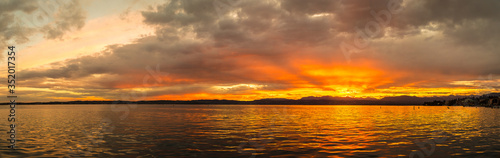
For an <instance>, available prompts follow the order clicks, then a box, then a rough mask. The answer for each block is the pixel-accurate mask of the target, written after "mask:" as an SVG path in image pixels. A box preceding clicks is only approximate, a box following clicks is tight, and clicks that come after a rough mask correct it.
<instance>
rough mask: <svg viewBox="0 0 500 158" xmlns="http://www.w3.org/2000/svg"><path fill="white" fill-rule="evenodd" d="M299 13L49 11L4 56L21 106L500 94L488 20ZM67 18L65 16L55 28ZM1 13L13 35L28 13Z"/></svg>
mask: <svg viewBox="0 0 500 158" xmlns="http://www.w3.org/2000/svg"><path fill="white" fill-rule="evenodd" d="M23 3H24V2H23ZM25 3H26V6H32V7H33V8H32V9H34V10H37V9H42V8H39V7H40V6H39V5H38V4H36V3H33V4H30V2H25ZM100 3H103V4H102V5H101V4H100ZM301 3H306V2H300V1H273V2H264V1H242V2H241V3H238V5H235V6H231V5H230V6H231V7H230V8H225V9H222V10H220V8H217V5H214V4H213V2H212V1H166V2H163V1H157V2H156V1H142V0H139V1H123V3H122V2H118V1H116V2H100V1H91V2H90V1H88V2H81V3H71V4H54V6H56V7H59V8H58V9H56V10H54V11H53V13H51V14H49V15H47V16H48V18H47V19H49V20H47V21H42V22H40V23H36V24H35V25H37V26H33V24H26V23H25V24H22V25H19V26H13V25H12V26H11V25H9V26H5V27H10V28H11V29H14V28H15V27H19V29H23V30H26V31H25V32H17V33H12V32H6V31H5V30H2V31H4V32H2V33H3V34H4V35H7V34H8V35H9V36H4V37H3V38H4V39H3V40H2V41H3V43H2V44H1V45H2V48H4V49H6V48H7V47H6V46H7V45H15V46H16V49H17V51H18V52H19V55H18V58H19V60H18V61H17V62H19V65H18V71H19V78H18V81H19V83H18V86H19V88H18V92H17V93H18V94H19V95H20V96H23V99H22V100H23V101H71V100H198V99H228V100H256V99H266V98H287V99H301V98H303V97H308V96H315V97H320V96H332V97H352V98H367V97H368V98H377V99H381V98H384V97H388V96H417V97H433V96H450V95H462V96H468V95H481V94H486V93H495V92H500V90H499V85H500V76H499V75H498V73H499V72H500V71H499V70H500V69H499V68H500V67H499V66H498V59H500V56H499V54H498V51H497V50H498V46H497V45H496V44H491V43H492V41H495V40H498V39H499V37H500V36H495V35H492V36H488V35H487V34H489V33H488V31H495V30H498V29H497V27H490V26H491V25H497V24H498V23H499V22H498V19H497V18H491V19H490V16H486V17H481V16H479V15H478V16H464V17H459V15H457V17H447V15H455V14H445V13H442V14H443V15H442V16H437V15H436V16H433V17H441V18H442V19H433V18H431V17H424V15H421V14H419V12H416V11H417V10H425V8H422V7H426V6H427V5H432V4H430V3H431V2H421V1H411V0H410V1H404V3H401V4H400V5H401V6H400V7H401V8H400V10H398V12H396V11H393V10H391V8H388V7H387V5H386V4H387V3H388V2H386V1H384V3H381V5H373V4H371V3H366V2H364V1H332V2H331V3H328V4H327V5H319V3H311V4H308V5H305V4H301ZM423 3H429V4H427V5H424V4H423ZM403 4H404V5H403ZM70 5H71V6H70ZM103 5H106V6H109V7H110V8H103V7H102V6H103ZM316 5H318V6H316ZM71 8H73V10H74V14H72V15H68V16H63V13H66V11H67V9H71ZM75 8H79V9H75ZM352 8H356V9H352ZM431 9H432V8H431ZM464 10H465V9H464ZM370 11H375V13H379V14H375V13H371V12H370ZM383 11H386V13H390V17H389V18H388V17H383V15H382V14H381V13H382V12H383ZM6 12H7V11H6ZM9 13H13V14H2V16H12V17H14V16H15V17H16V18H14V19H18V20H19V21H16V20H13V21H11V22H13V23H14V22H18V23H21V20H22V19H25V18H30V17H32V16H36V15H33V14H36V13H37V12H29V11H26V10H23V8H18V9H17V10H13V11H11V12H9ZM14 13H15V14H14ZM429 14H430V13H429ZM435 14H441V12H435ZM416 15H420V16H422V17H419V16H416ZM378 16H381V17H378ZM69 19H71V20H69ZM381 19H382V21H380V20H381ZM60 20H65V22H66V23H62V22H59V21H60ZM447 20H448V21H447ZM450 23H453V24H450ZM450 26H456V27H450ZM489 29H490V30H489ZM478 31H483V32H482V34H483V35H484V36H480V35H477V34H481V33H477V32H478ZM478 41H480V42H478ZM493 43H495V42H493ZM346 50H347V52H346ZM351 50H352V52H351ZM4 58H5V57H4ZM2 61H5V60H2ZM1 71H6V68H5V67H2V70H1ZM2 84H3V86H4V87H5V86H6V83H2ZM2 93H3V94H4V95H6V94H7V92H2Z"/></svg>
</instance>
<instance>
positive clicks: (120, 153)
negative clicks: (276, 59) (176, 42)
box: [0, 105, 500, 157]
mask: <svg viewBox="0 0 500 158" xmlns="http://www.w3.org/2000/svg"><path fill="white" fill-rule="evenodd" d="M109 106H110V105H31V106H28V105H25V106H19V108H18V112H17V113H18V114H17V115H18V116H19V120H20V121H19V122H18V123H17V124H19V128H18V131H19V133H18V134H17V135H18V137H19V138H18V139H19V140H18V146H19V149H18V150H16V151H15V152H12V151H10V150H7V148H5V149H0V150H1V155H0V156H2V157H27V156H31V157H38V156H53V157H62V156H67V155H68V153H69V151H70V150H71V151H74V150H78V149H85V150H86V151H88V152H87V155H77V156H90V157H112V156H114V157H153V156H156V157H250V156H252V155H255V156H257V157H259V156H260V157H288V156H294V157H397V156H404V157H408V156H409V154H410V153H411V152H412V151H413V152H416V151H422V149H421V148H420V147H419V146H417V145H416V144H415V142H416V141H420V142H421V141H427V140H438V139H441V140H444V141H442V142H437V143H435V145H436V148H435V151H433V152H432V153H430V156H429V157H450V156H454V157H461V156H462V157H474V156H484V155H486V156H487V157H492V156H493V157H495V156H498V155H499V153H500V151H499V150H500V137H499V134H500V132H499V131H500V122H499V121H498V118H499V114H500V109H488V108H471V107H450V108H449V109H448V107H425V106H420V107H418V106H417V107H415V108H414V107H413V106H312V105H268V106H266V105H210V106H206V105H175V106H166V105H138V108H137V109H134V110H132V111H130V114H129V115H128V116H127V117H126V118H125V119H124V120H121V119H119V114H116V113H115V112H113V111H111V110H110V108H109ZM2 109H4V111H6V110H7V108H6V107H2ZM103 118H110V119H111V120H112V123H111V125H112V126H113V128H114V130H112V131H108V132H104V133H102V131H104V130H103V129H104V128H106V126H107V125H106V124H103V123H102V122H100V121H101V119H103ZM7 123H8V122H7V121H3V122H0V125H1V126H2V128H1V129H2V130H3V131H2V132H1V134H0V136H1V137H2V138H7V137H8V136H7V134H6V132H5V131H6V127H8V125H7ZM82 131H86V132H87V133H88V134H85V132H82ZM89 138H91V139H94V140H98V142H99V144H96V143H89V142H88V140H89ZM85 141H87V142H85ZM1 145H3V146H7V144H6V142H2V144H1Z"/></svg>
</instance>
